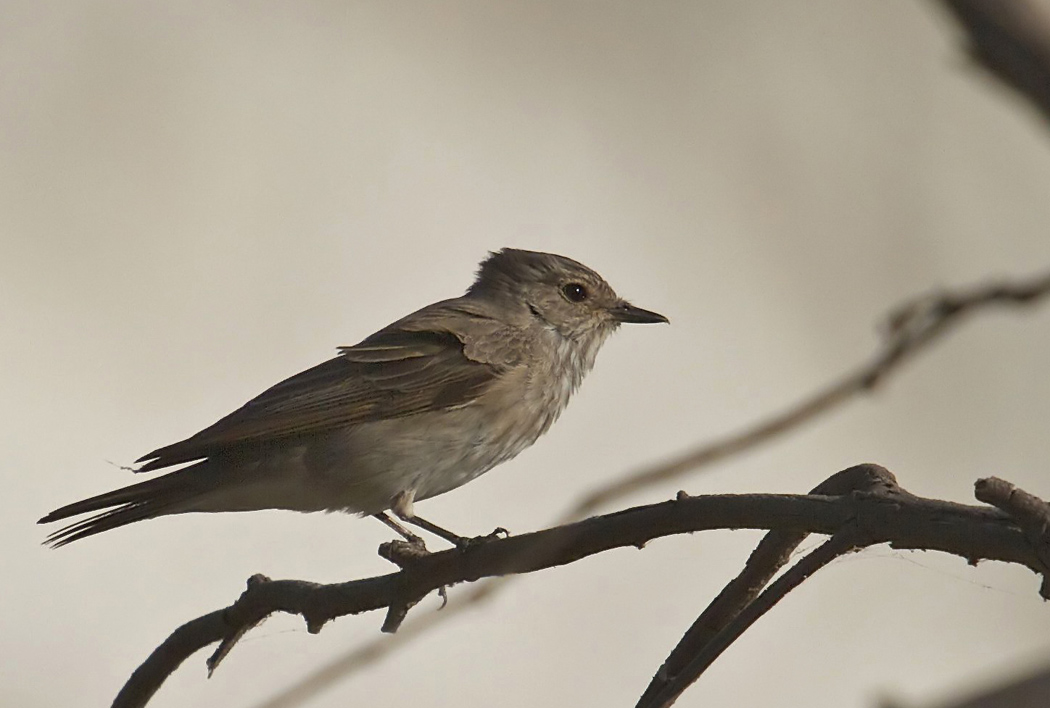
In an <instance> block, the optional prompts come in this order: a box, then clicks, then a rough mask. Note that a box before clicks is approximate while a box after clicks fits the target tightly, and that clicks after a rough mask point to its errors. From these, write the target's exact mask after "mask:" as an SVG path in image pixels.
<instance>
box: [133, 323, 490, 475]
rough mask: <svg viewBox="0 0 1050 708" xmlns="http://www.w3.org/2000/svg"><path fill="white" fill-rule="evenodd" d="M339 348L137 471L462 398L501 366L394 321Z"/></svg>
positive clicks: (481, 387)
mask: <svg viewBox="0 0 1050 708" xmlns="http://www.w3.org/2000/svg"><path fill="white" fill-rule="evenodd" d="M340 351H341V353H340V355H339V356H337V357H335V358H334V359H330V360H328V361H326V362H324V363H322V364H319V365H317V366H315V367H313V368H312V369H307V370H306V371H303V372H302V373H300V374H296V375H295V376H292V377H291V378H289V379H286V380H284V381H282V382H281V383H279V384H277V385H276V386H273V387H271V388H270V389H268V390H266V391H265V392H263V393H262V394H261V395H259V396H257V397H256V398H254V399H252V400H251V401H249V402H248V403H246V404H245V405H244V406H242V407H241V408H239V409H238V410H236V411H234V412H233V413H231V414H230V415H228V416H226V417H225V418H223V419H221V420H219V421H218V422H217V423H215V424H214V425H212V426H210V427H208V428H205V429H204V430H202V431H201V432H199V433H197V434H196V435H194V436H192V437H190V438H187V439H186V440H183V441H181V442H177V443H174V444H172V445H168V446H165V447H162V448H158V449H157V450H154V451H153V452H151V453H149V454H148V455H144V456H143V457H142V458H141V459H140V460H139V462H145V464H144V465H143V466H142V467H141V468H140V471H148V470H155V469H160V468H163V467H169V466H171V465H176V464H180V463H182V462H190V461H192V460H199V459H203V458H208V457H212V456H224V455H235V454H237V453H238V452H239V451H245V450H247V449H253V448H258V447H262V446H266V445H268V444H271V443H274V442H278V441H286V440H288V439H290V438H297V437H303V436H309V435H313V434H316V433H321V432H325V431H328V430H332V429H335V428H339V427H342V426H346V425H354V424H357V423H363V422H367V421H372V420H379V419H384V418H398V417H402V416H408V415H413V414H416V413H421V412H424V411H432V410H443V409H449V408H456V407H460V406H464V405H469V404H470V403H472V402H473V401H474V400H476V399H477V397H478V396H479V395H481V393H482V392H484V391H485V390H486V388H488V386H490V385H491V384H492V382H493V381H495V380H496V379H497V378H498V376H499V375H500V373H501V368H502V367H501V366H499V365H496V364H493V363H489V362H488V361H476V360H474V359H472V358H470V356H468V354H467V353H466V352H465V351H464V342H463V340H462V339H461V338H460V337H459V336H457V335H456V334H453V333H451V332H448V331H441V330H438V329H433V330H430V329H428V330H425V331H411V330H408V329H403V328H399V327H397V324H395V325H392V326H391V327H389V328H387V329H385V330H382V331H380V332H377V333H376V334H374V335H372V336H371V337H369V338H368V339H366V340H364V341H363V342H361V343H360V344H357V345H355V346H352V347H344V348H342V349H341V350H340ZM479 358H480V357H479Z"/></svg>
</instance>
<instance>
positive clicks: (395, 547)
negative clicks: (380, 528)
mask: <svg viewBox="0 0 1050 708" xmlns="http://www.w3.org/2000/svg"><path fill="white" fill-rule="evenodd" d="M429 555H430V551H428V550H427V547H426V544H425V543H423V539H421V538H420V537H419V536H416V537H415V540H413V541H405V540H402V539H395V540H393V541H386V542H385V543H381V544H379V556H380V557H381V558H386V559H387V560H388V561H390V562H391V563H393V564H394V565H396V566H397V567H398V568H407V567H408V566H410V565H412V564H413V563H415V562H416V561H418V560H419V559H420V558H425V557H426V556H429Z"/></svg>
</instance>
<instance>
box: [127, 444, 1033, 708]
mask: <svg viewBox="0 0 1050 708" xmlns="http://www.w3.org/2000/svg"><path fill="white" fill-rule="evenodd" d="M857 476H860V477H864V478H868V477H872V476H878V477H880V478H888V479H890V480H892V475H889V473H888V472H886V471H885V470H883V469H882V468H880V467H878V466H876V465H861V466H859V467H855V468H850V469H849V470H845V471H844V472H840V473H839V474H838V475H835V476H834V477H832V478H831V479H830V480H829V481H828V485H830V486H828V487H825V488H826V489H834V488H835V486H834V485H836V484H839V483H840V482H839V481H838V479H841V478H843V477H845V478H854V477H857ZM837 478H838V479H837ZM874 489H875V488H874V487H869V493H866V494H859V493H856V492H854V493H851V494H839V495H827V494H809V495H772V494H740V495H711V496H702V497H690V496H688V495H686V494H684V493H682V494H679V496H678V498H677V499H675V500H673V501H668V502H662V503H659V504H651V505H648V506H641V507H635V508H633V509H627V510H625V511H619V512H615V513H612V514H606V515H604V516H596V517H592V518H590V519H586V520H584V521H579V522H576V523H573V524H566V525H562V526H556V527H554V528H550V529H546V530H543V531H537V532H534V533H529V534H524V535H521V536H513V537H510V538H500V539H492V540H488V541H485V542H483V543H480V544H477V545H474V546H469V547H467V548H465V549H463V550H459V549H451V550H447V551H442V552H438V553H428V554H425V555H420V554H419V553H418V549H417V548H413V549H412V550H411V552H408V551H409V549H410V548H412V547H410V546H409V544H406V543H405V542H403V541H393V542H390V543H388V544H383V546H382V547H381V553H382V554H383V555H384V556H385V557H387V558H389V559H391V560H393V561H394V562H396V563H397V564H398V565H399V566H401V569H400V570H399V571H398V572H395V573H390V574H387V575H382V576H377V577H373V578H366V579H362V580H355V581H351V582H346V583H335V584H328V585H322V584H317V583H309V582H304V581H300V580H270V579H269V578H266V577H264V576H260V575H257V576H253V577H252V578H251V579H250V580H249V582H248V587H247V589H246V590H245V591H244V593H242V595H241V596H240V597H239V598H238V599H237V601H236V602H234V603H233V604H232V605H230V606H229V607H227V608H225V609H222V610H217V611H215V612H211V613H209V614H207V615H204V616H202V617H199V618H197V619H195V620H192V621H190V622H188V623H186V624H184V625H183V626H182V627H180V628H178V629H177V630H175V632H174V633H172V635H171V636H170V637H168V639H167V640H165V641H164V642H163V643H162V644H161V645H160V646H159V647H158V648H157V649H156V650H154V652H153V653H152V654H151V655H150V656H149V658H148V659H147V660H146V661H145V663H143V664H142V665H141V666H140V667H139V668H138V669H136V670H135V672H134V673H133V674H132V676H131V678H130V679H129V680H128V682H127V683H126V684H125V686H124V688H123V689H122V690H121V692H120V694H119V695H118V696H117V698H116V700H115V701H114V703H113V706H114V708H132V707H140V706H144V705H146V703H147V702H148V701H149V699H150V698H151V697H152V696H153V694H154V693H155V692H156V691H157V690H158V689H159V688H160V686H161V684H162V683H163V682H164V680H165V679H166V678H167V677H168V676H169V675H170V674H171V673H172V672H174V671H175V669H177V668H178V666H179V665H180V664H181V663H182V662H183V661H184V660H185V659H186V658H188V657H189V656H190V655H191V654H193V653H195V652H196V651H198V650H199V649H202V648H204V647H206V646H208V645H210V644H214V643H216V642H218V643H219V648H218V649H217V650H216V652H215V653H214V654H213V655H212V657H211V659H210V660H209V662H208V663H209V668H210V669H214V668H215V667H216V666H217V664H218V663H219V661H221V659H222V658H223V657H224V656H226V654H227V653H228V652H229V650H230V648H231V647H232V646H233V645H234V644H235V643H236V642H237V640H238V639H240V637H241V636H243V634H244V633H245V632H246V631H248V630H249V629H251V628H252V627H254V626H255V625H257V624H258V623H259V622H261V621H262V620H263V619H264V618H265V617H267V616H269V615H270V614H272V613H274V612H287V613H291V614H298V615H301V616H302V617H303V618H304V619H305V620H306V624H307V629H308V631H310V632H311V633H316V632H319V631H320V630H321V628H322V627H323V626H324V625H325V624H326V623H327V622H329V621H330V620H332V619H335V618H337V617H342V616H345V615H349V614H359V613H362V612H368V611H371V610H379V609H384V608H385V609H387V610H388V615H387V617H388V624H389V620H390V618H391V617H400V616H403V614H404V612H405V611H407V608H409V607H411V606H412V605H413V604H415V603H416V602H418V601H419V600H420V599H421V598H423V597H425V596H426V595H427V594H429V593H431V592H433V591H435V590H439V589H441V588H444V587H447V586H450V585H454V584H457V583H462V582H473V581H475V580H478V579H480V578H485V577H494V576H502V575H511V574H521V573H530V572H534V571H537V570H542V569H545V568H551V567H555V566H559V565H565V564H568V563H573V562H575V561H578V560H581V559H582V558H586V557H587V556H591V555H594V554H596V553H601V552H603V551H607V550H610V549H613V548H622V547H628V546H634V547H637V548H642V547H644V546H645V544H646V543H648V542H649V541H651V540H653V539H655V538H661V537H664V536H670V535H676V534H686V533H692V532H696V531H706V530H712V529H741V528H747V529H774V530H777V531H781V532H787V533H794V534H798V533H802V534H808V533H822V534H828V535H835V534H839V533H841V532H842V531H843V529H850V531H849V533H850V539H859V540H851V544H854V543H855V544H857V545H861V544H862V545H871V544H876V543H889V544H890V545H891V546H893V547H894V548H902V549H924V550H938V551H943V552H946V553H951V554H954V555H958V556H961V557H963V558H966V559H967V560H968V561H970V562H971V563H973V562H976V561H977V560H978V559H991V560H1001V561H1006V562H1011V563H1019V564H1022V565H1025V566H1027V567H1029V568H1031V569H1033V570H1034V571H1036V572H1037V573H1038V572H1042V570H1043V567H1044V566H1043V565H1042V562H1041V560H1040V557H1039V554H1038V553H1037V552H1036V551H1034V550H1033V548H1032V547H1031V545H1030V539H1029V537H1028V536H1026V534H1025V532H1024V531H1023V530H1022V529H1021V528H1020V527H1019V526H1018V525H1017V524H1016V523H1015V522H1014V521H1013V519H1011V518H1010V517H1009V516H1007V515H1006V514H1004V513H1002V512H1000V511H998V510H996V509H989V508H987V507H975V506H967V505H963V504H954V503H950V502H945V501H939V500H933V499H924V498H921V497H916V496H912V495H910V494H907V493H904V492H900V491H899V490H896V488H895V487H894V488H893V489H890V490H889V491H882V492H879V491H873V490H874ZM797 581H798V582H800V581H801V578H797ZM796 584H797V583H796ZM761 599H762V598H761V597H760V598H759V600H761ZM767 601H768V600H767ZM769 606H772V605H771V604H770V605H769ZM756 618H757V616H756ZM752 621H753V620H752ZM745 628H746V626H744V627H738V629H739V631H741V632H742V631H743V629H745ZM391 629H392V630H393V629H396V623H395V626H392V627H391ZM734 638H735V637H734ZM723 641H724V640H723ZM729 641H732V638H730V639H729ZM712 658H713V657H712Z"/></svg>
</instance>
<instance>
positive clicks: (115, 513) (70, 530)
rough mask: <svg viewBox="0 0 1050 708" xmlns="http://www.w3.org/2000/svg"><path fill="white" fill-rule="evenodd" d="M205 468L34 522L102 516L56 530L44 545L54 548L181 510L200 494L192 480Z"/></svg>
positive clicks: (102, 497)
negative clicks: (84, 515) (89, 514)
mask: <svg viewBox="0 0 1050 708" xmlns="http://www.w3.org/2000/svg"><path fill="white" fill-rule="evenodd" d="M205 465H206V463H204V462H201V463H198V464H196V465H192V466H190V467H186V468H184V469H181V470H177V471H175V472H171V473H169V474H166V475H164V476H163V477H157V478H156V479H150V480H146V481H145V482H139V483H138V484H132V485H130V486H127V487H124V488H122V489H117V490H114V491H112V492H106V493H105V494H99V495H98V496H94V497H90V498H88V499H83V500H81V501H78V502H74V503H72V504H67V505H66V506H63V507H60V508H58V509H55V510H54V511H52V512H51V513H50V514H48V515H47V516H45V517H43V518H42V519H40V520H39V521H38V522H37V523H38V524H47V523H51V522H53V521H60V520H62V519H68V518H70V517H73V516H80V515H81V514H87V513H90V512H93V511H98V512H101V513H98V514H95V515H94V516H89V517H88V518H86V519H81V520H80V521H77V522H75V523H72V524H70V525H69V526H65V527H63V528H61V529H59V530H57V531H55V532H54V533H52V534H51V535H50V536H48V537H47V540H46V541H44V542H45V543H46V544H48V545H49V546H51V547H53V548H59V547H61V546H64V545H66V544H67V543H72V542H73V541H78V540H80V539H82V538H87V537H88V536H94V535H95V534H97V533H101V532H103V531H108V530H110V529H115V528H118V527H120V526H125V525H127V524H130V523H134V522H136V521H142V520H143V519H152V518H154V517H157V516H163V515H165V514H172V513H177V512H179V511H183V510H185V504H186V502H187V501H189V500H191V499H192V498H193V497H195V496H197V495H198V494H199V493H201V492H202V491H203V490H202V489H201V486H200V485H199V484H194V483H191V479H196V480H198V481H199V480H200V473H201V472H202V471H203V470H202V469H201V468H203V467H204V466H205ZM191 475H192V476H191Z"/></svg>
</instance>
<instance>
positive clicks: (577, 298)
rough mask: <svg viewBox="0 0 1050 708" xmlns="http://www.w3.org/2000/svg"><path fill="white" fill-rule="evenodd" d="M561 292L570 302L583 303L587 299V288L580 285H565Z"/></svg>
mask: <svg viewBox="0 0 1050 708" xmlns="http://www.w3.org/2000/svg"><path fill="white" fill-rule="evenodd" d="M561 291H562V293H563V294H564V295H565V297H566V298H567V299H568V300H569V302H583V301H584V300H586V299H587V288H585V287H583V286H582V285H580V284H579V283H569V284H568V285H563V286H562V289H561Z"/></svg>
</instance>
